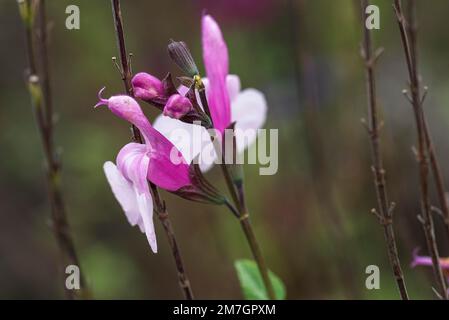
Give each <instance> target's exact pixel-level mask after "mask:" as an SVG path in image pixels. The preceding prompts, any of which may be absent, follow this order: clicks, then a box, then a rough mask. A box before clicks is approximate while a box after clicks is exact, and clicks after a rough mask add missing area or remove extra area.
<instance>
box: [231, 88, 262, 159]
mask: <svg viewBox="0 0 449 320" xmlns="http://www.w3.org/2000/svg"><path fill="white" fill-rule="evenodd" d="M231 110H232V122H234V121H235V122H236V125H235V128H236V131H237V133H236V136H237V141H238V142H237V147H238V150H239V152H241V151H243V150H245V149H246V148H247V147H249V146H250V145H251V144H252V143H253V142H254V141H255V140H256V138H257V129H260V128H262V126H263V125H264V123H265V119H266V116H267V101H266V100H265V96H264V95H263V93H262V92H260V91H258V90H256V89H245V90H243V91H242V92H240V93H239V94H238V95H237V97H236V98H235V99H234V101H233V102H232V104H231ZM238 131H240V132H244V133H245V137H246V138H245V139H244V138H243V137H240V139H239V133H238ZM242 141H244V142H243V143H242Z"/></svg>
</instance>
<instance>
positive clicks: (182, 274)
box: [111, 0, 194, 300]
mask: <svg viewBox="0 0 449 320" xmlns="http://www.w3.org/2000/svg"><path fill="white" fill-rule="evenodd" d="M111 4H112V13H113V17H114V23H115V30H116V36H117V47H118V49H119V52H120V61H121V70H120V71H121V75H122V80H123V83H124V85H125V89H126V93H127V94H128V95H130V96H133V90H132V86H131V76H132V75H131V69H130V64H129V62H130V60H129V57H130V56H128V54H127V52H126V45H125V35H124V31H123V22H122V21H123V20H122V13H121V9H120V0H111ZM132 132H133V140H134V141H136V142H138V143H143V140H142V135H141V134H140V132H139V129H137V128H136V127H135V126H133V127H132ZM149 184H150V187H151V192H152V194H153V198H154V204H155V206H154V211H155V213H156V215H157V217H158V218H159V221H160V222H161V223H162V226H163V228H164V231H165V234H166V236H167V238H168V243H169V245H170V248H171V251H172V255H173V258H174V260H175V264H176V269H177V271H178V280H179V286H180V288H181V290H182V292H183V294H184V296H185V298H186V299H187V300H192V299H193V298H194V297H193V292H192V288H191V286H190V281H189V279H188V277H187V274H186V271H185V267H184V262H183V260H182V257H181V252H180V249H179V245H178V242H177V241H176V237H175V233H174V230H173V227H172V224H171V221H170V219H169V215H168V211H167V208H166V206H165V202H164V201H163V200H162V198H161V196H160V194H159V190H158V188H157V186H156V185H154V184H153V183H151V182H149Z"/></svg>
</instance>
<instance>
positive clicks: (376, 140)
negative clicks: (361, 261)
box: [361, 0, 409, 300]
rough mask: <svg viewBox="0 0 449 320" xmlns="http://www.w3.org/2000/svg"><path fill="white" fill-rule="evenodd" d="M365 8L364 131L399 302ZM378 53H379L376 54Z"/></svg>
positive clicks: (402, 283)
mask: <svg viewBox="0 0 449 320" xmlns="http://www.w3.org/2000/svg"><path fill="white" fill-rule="evenodd" d="M368 5H369V1H367V0H362V1H361V9H362V15H361V16H362V28H363V54H362V55H363V58H364V60H365V71H366V72H365V73H366V90H367V93H368V114H369V124H368V126H369V127H368V131H369V136H370V140H371V150H372V161H373V165H372V170H373V175H374V185H375V187H376V196H377V205H378V210H379V213H377V216H378V218H379V222H380V223H381V225H382V226H383V228H384V236H385V240H386V243H387V252H388V258H389V260H390V264H391V267H392V269H393V274H394V277H395V279H396V283H397V286H398V289H399V293H400V295H401V298H402V299H403V300H408V299H409V297H408V294H407V288H406V285H405V280H404V275H403V273H402V268H401V262H400V260H399V254H398V249H397V245H396V239H395V233H394V228H393V210H392V209H393V206H391V205H390V203H389V200H388V194H387V187H386V180H385V169H384V167H383V163H382V162H383V161H382V153H381V148H380V136H379V115H378V106H377V99H376V78H375V70H374V68H375V63H376V59H377V58H378V55H376V53H374V52H373V45H372V40H371V32H370V30H368V29H367V28H366V27H365V20H366V18H367V15H366V13H365V8H366V7H367V6H368ZM379 52H380V51H379Z"/></svg>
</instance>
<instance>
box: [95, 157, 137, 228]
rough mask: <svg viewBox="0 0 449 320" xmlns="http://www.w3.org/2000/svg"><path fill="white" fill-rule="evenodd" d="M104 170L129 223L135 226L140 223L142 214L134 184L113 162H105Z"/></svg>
mask: <svg viewBox="0 0 449 320" xmlns="http://www.w3.org/2000/svg"><path fill="white" fill-rule="evenodd" d="M103 170H104V173H105V175H106V178H107V180H108V182H109V185H110V186H111V189H112V193H113V194H114V196H115V198H116V199H117V201H118V203H119V204H120V206H121V207H122V209H123V211H124V212H125V215H126V218H127V219H128V222H129V223H130V224H131V225H132V226H135V225H136V224H138V223H139V220H140V212H139V207H138V204H137V199H136V195H135V193H134V189H133V186H132V183H131V182H130V181H128V180H127V179H126V178H125V177H124V176H123V175H122V174H121V172H120V171H119V170H118V169H117V167H116V165H115V164H114V163H112V162H111V161H107V162H105V164H104V165H103Z"/></svg>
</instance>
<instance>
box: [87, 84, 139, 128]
mask: <svg viewBox="0 0 449 320" xmlns="http://www.w3.org/2000/svg"><path fill="white" fill-rule="evenodd" d="M104 89H105V88H103V89H101V90H100V92H98V100H99V101H98V103H97V104H96V105H95V106H94V107H95V108H97V107H99V106H102V105H105V106H107V107H108V108H109V110H111V111H112V113H113V114H115V115H116V116H118V117H120V118H122V119H125V120H127V121H129V122H131V123H132V124H134V125H136V123H138V121H139V120H140V119H142V118H145V116H144V114H143V112H142V109H141V108H140V106H139V104H138V103H137V101H136V100H134V99H133V98H131V97H130V96H126V95H117V96H112V97H110V98H109V99H104V98H102V97H101V94H102V93H103V91H104Z"/></svg>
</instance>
